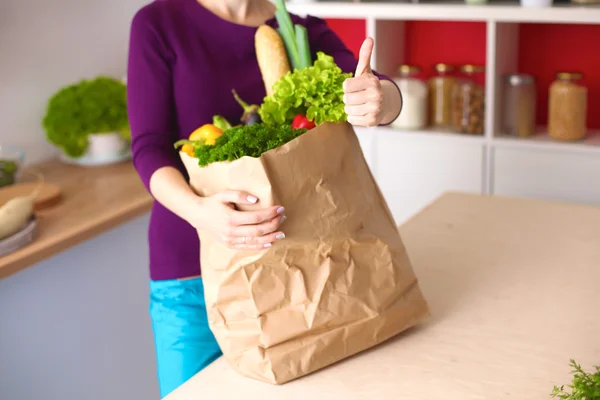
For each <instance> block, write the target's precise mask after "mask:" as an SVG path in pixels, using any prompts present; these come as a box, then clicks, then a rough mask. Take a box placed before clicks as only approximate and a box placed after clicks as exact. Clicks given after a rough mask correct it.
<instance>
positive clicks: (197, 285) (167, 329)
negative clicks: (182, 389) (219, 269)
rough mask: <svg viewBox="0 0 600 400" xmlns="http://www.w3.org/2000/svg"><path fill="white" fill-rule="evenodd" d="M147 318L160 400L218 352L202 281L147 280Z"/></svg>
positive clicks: (218, 353)
mask: <svg viewBox="0 0 600 400" xmlns="http://www.w3.org/2000/svg"><path fill="white" fill-rule="evenodd" d="M150 317H151V318H152V329H153V331H154V343H155V347H156V360H157V364H158V384H159V388H160V397H161V398H163V397H165V396H166V395H168V394H169V393H171V392H172V391H173V390H175V389H176V388H177V387H178V386H180V385H181V384H182V383H184V382H185V381H187V380H188V379H190V378H191V377H192V376H194V375H195V374H196V373H197V372H199V371H200V370H202V369H203V368H204V367H206V366H207V365H209V364H210V363H212V362H213V361H214V360H216V359H217V358H219V357H220V356H221V354H222V353H221V349H220V348H219V345H218V344H217V341H216V340H215V337H214V335H213V334H212V332H211V330H210V328H209V326H208V319H207V316H206V304H205V302H204V286H203V284H202V278H194V279H189V280H167V281H150Z"/></svg>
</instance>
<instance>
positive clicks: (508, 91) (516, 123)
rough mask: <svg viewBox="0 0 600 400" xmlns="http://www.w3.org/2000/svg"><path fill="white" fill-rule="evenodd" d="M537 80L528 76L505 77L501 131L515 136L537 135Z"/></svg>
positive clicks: (513, 75) (511, 75)
mask: <svg viewBox="0 0 600 400" xmlns="http://www.w3.org/2000/svg"><path fill="white" fill-rule="evenodd" d="M535 97H536V91H535V79H534V78H533V76H531V75H527V74H510V75H506V76H505V77H504V85H503V101H502V124H501V128H500V129H501V131H502V133H506V134H509V135H514V136H530V135H533V134H534V133H535V106H536V100H535Z"/></svg>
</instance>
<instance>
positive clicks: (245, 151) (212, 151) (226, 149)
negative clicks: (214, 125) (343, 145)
mask: <svg viewBox="0 0 600 400" xmlns="http://www.w3.org/2000/svg"><path fill="white" fill-rule="evenodd" d="M305 132H306V129H292V127H291V126H290V125H282V126H267V125H264V124H261V123H257V124H253V125H244V126H236V127H233V128H231V129H228V130H226V131H225V132H224V133H223V135H222V136H220V137H219V138H217V140H216V142H215V144H214V145H212V146H210V145H206V144H204V143H203V141H187V140H181V141H179V142H177V145H181V144H189V145H192V146H193V147H194V155H195V157H196V158H197V159H198V165H199V166H201V167H203V166H206V165H208V164H211V163H214V162H219V161H234V160H237V159H238V158H242V157H244V156H249V157H260V155H261V154H263V153H264V152H267V151H269V150H271V149H274V148H277V147H279V146H282V145H284V144H286V143H287V142H290V141H292V140H293V139H295V138H297V137H298V136H300V135H302V134H303V133H305Z"/></svg>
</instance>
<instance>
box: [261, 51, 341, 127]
mask: <svg viewBox="0 0 600 400" xmlns="http://www.w3.org/2000/svg"><path fill="white" fill-rule="evenodd" d="M350 76H352V75H351V74H346V73H343V72H342V70H341V69H340V68H339V67H338V66H337V65H336V64H335V62H334V60H333V57H331V56H329V55H326V54H324V53H322V52H319V53H317V60H316V61H315V63H314V64H313V65H312V66H310V67H308V68H303V69H300V70H295V71H294V72H289V73H287V74H286V75H285V76H284V77H283V78H281V79H280V80H279V81H278V82H277V83H275V85H274V89H275V93H273V95H271V96H267V97H265V99H264V101H263V104H262V105H261V107H260V109H259V111H258V112H259V114H260V117H261V119H262V121H263V122H264V123H265V124H268V125H280V124H290V123H291V122H292V120H293V119H294V117H295V116H296V115H298V114H303V115H306V117H307V118H308V119H309V120H310V121H314V122H315V124H316V125H319V124H321V123H323V122H325V121H327V122H344V121H346V117H347V115H346V112H345V111H344V102H343V99H342V98H343V95H344V89H343V87H342V84H343V83H344V81H345V80H346V79H347V78H349V77H350Z"/></svg>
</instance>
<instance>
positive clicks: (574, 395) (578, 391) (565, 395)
mask: <svg viewBox="0 0 600 400" xmlns="http://www.w3.org/2000/svg"><path fill="white" fill-rule="evenodd" d="M569 365H570V366H571V367H572V368H573V370H572V371H571V373H572V374H573V382H572V383H571V384H569V385H567V387H568V388H570V389H571V393H569V392H567V391H566V390H565V386H564V385H563V386H554V389H553V390H552V393H551V396H552V397H554V398H558V399H562V400H600V365H597V366H595V367H594V369H595V370H596V372H594V373H588V372H585V371H584V370H583V369H582V368H581V366H580V365H578V364H577V363H576V362H575V360H571V362H570V364H569Z"/></svg>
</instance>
